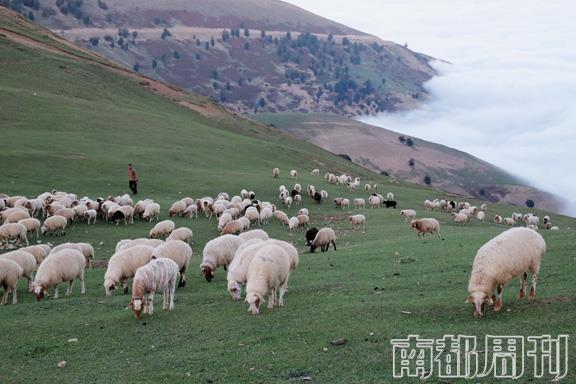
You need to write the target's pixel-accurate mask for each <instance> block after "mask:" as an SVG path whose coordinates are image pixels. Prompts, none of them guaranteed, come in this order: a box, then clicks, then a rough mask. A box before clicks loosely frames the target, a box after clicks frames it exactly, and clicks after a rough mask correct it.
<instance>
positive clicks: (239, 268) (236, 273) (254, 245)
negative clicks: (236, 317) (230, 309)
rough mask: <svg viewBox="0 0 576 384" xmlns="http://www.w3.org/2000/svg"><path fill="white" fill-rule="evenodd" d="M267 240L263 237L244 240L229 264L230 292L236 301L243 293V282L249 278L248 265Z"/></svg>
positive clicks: (227, 278) (227, 276) (227, 277)
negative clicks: (262, 238)
mask: <svg viewBox="0 0 576 384" xmlns="http://www.w3.org/2000/svg"><path fill="white" fill-rule="evenodd" d="M266 243H267V242H266V241H265V240H261V239H251V240H248V241H246V242H244V243H243V244H242V245H241V246H240V247H238V249H237V250H236V253H235V255H234V259H233V260H232V262H231V263H230V265H229V266H228V273H227V275H226V280H227V281H228V287H227V289H228V292H229V293H230V295H231V296H232V299H233V300H235V301H238V300H240V296H241V294H242V286H241V284H245V283H246V280H247V272H248V265H250V262H251V261H252V259H253V258H254V256H255V255H256V252H257V250H258V249H259V248H261V247H262V246H263V245H264V244H266Z"/></svg>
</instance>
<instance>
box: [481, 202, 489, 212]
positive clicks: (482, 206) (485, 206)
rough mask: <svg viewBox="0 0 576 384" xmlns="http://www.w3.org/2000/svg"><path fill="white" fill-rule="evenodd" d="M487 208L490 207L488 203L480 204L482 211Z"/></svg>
mask: <svg viewBox="0 0 576 384" xmlns="http://www.w3.org/2000/svg"><path fill="white" fill-rule="evenodd" d="M487 209H488V205H487V204H482V205H480V211H482V212H486V210H487Z"/></svg>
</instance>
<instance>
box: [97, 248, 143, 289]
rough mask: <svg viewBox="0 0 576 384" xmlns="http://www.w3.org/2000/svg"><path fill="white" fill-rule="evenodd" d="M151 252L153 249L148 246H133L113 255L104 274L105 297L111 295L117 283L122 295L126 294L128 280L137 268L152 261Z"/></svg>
mask: <svg viewBox="0 0 576 384" xmlns="http://www.w3.org/2000/svg"><path fill="white" fill-rule="evenodd" d="M153 252H154V248H152V247H151V246H149V245H135V246H133V247H130V248H128V249H124V250H120V251H118V252H116V253H114V254H113V255H112V257H110V260H108V267H107V268H106V273H105V274H104V290H105V291H106V296H110V295H112V291H113V290H115V289H116V286H117V285H118V284H119V283H122V286H123V287H124V293H125V294H126V293H128V279H130V278H132V277H133V276H134V274H135V273H136V270H137V269H138V268H140V267H141V266H143V265H146V264H148V263H149V262H150V260H152V253H153Z"/></svg>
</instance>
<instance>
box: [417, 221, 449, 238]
mask: <svg viewBox="0 0 576 384" xmlns="http://www.w3.org/2000/svg"><path fill="white" fill-rule="evenodd" d="M410 227H411V228H414V229H415V230H417V231H418V238H424V236H426V234H427V233H429V234H430V235H432V236H433V235H434V233H436V234H437V235H438V238H439V239H442V240H444V239H443V238H442V237H441V236H440V223H439V222H438V220H436V219H432V218H424V219H417V220H412V221H411V222H410Z"/></svg>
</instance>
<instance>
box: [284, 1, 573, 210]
mask: <svg viewBox="0 0 576 384" xmlns="http://www.w3.org/2000/svg"><path fill="white" fill-rule="evenodd" d="M290 2H292V3H294V4H296V5H299V6H302V7H303V8H306V9H309V10H311V11H313V12H315V13H318V14H320V15H322V16H325V17H328V18H331V19H334V20H336V21H339V22H342V23H344V24H347V25H349V26H351V27H354V28H357V29H359V30H362V31H365V32H368V33H371V34H374V35H377V36H379V37H381V38H383V39H387V40H393V41H396V42H398V43H404V42H406V43H408V45H409V48H411V49H413V50H416V51H420V52H423V53H426V54H429V55H431V56H434V57H437V58H440V59H443V60H447V61H449V62H450V63H451V64H447V63H443V62H440V61H436V62H434V63H433V65H434V67H435V68H436V69H437V70H438V72H439V76H437V77H435V78H434V79H432V80H431V81H430V82H428V83H427V84H426V87H427V89H428V91H429V92H430V94H431V99H430V101H429V102H428V103H426V104H425V105H424V106H423V107H422V108H421V109H419V110H415V111H411V112H408V113H402V114H381V115H379V116H376V117H370V118H363V119H362V120H363V121H365V122H368V123H371V124H374V125H379V126H382V127H386V128H389V129H392V130H396V131H400V132H402V133H405V134H408V135H413V136H417V137H421V138H423V139H426V140H430V141H435V142H438V143H442V144H445V145H448V146H451V147H454V148H457V149H460V150H463V151H466V152H469V153H471V154H473V155H475V156H477V157H479V158H482V159H484V160H487V161H489V162H491V163H493V164H495V165H497V166H499V167H501V168H503V169H505V170H507V171H509V172H510V173H512V174H514V175H517V176H519V177H520V178H522V179H524V180H526V181H527V182H528V183H530V184H532V185H534V186H536V187H539V188H541V189H544V190H547V191H550V192H552V193H555V194H557V195H559V196H563V197H565V198H567V199H569V200H572V201H573V203H572V205H570V206H568V207H567V208H566V213H569V214H571V215H576V201H575V199H573V195H574V192H575V191H576V177H574V171H573V168H574V166H575V165H576V157H575V155H576V48H574V47H576V23H574V20H576V3H574V2H572V1H569V0H557V1H553V2H542V1H538V0H508V1H505V2H503V1H499V0H484V1H467V2H462V1H459V0H437V1H434V2H428V1H424V0H422V1H415V0H403V1H392V0H363V1H360V2H356V3H350V2H349V1H344V0H329V1H328V0H316V1H308V2H305V1H301V0H294V1H290Z"/></svg>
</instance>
